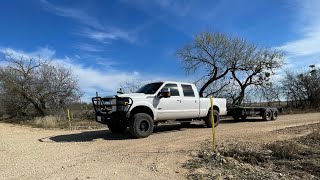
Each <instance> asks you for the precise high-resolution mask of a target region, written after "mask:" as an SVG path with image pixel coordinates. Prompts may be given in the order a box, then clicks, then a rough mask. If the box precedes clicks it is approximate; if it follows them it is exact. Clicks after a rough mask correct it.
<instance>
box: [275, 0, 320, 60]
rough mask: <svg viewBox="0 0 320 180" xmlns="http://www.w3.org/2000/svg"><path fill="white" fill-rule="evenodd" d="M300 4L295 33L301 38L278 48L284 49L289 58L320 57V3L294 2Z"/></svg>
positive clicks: (313, 0) (310, 1)
mask: <svg viewBox="0 0 320 180" xmlns="http://www.w3.org/2000/svg"><path fill="white" fill-rule="evenodd" d="M294 2H295V3H298V5H297V8H298V13H297V15H298V17H297V25H296V27H295V31H296V33H297V34H299V35H300V36H301V38H297V39H295V40H292V41H289V42H286V43H285V44H284V45H282V46H280V47H278V48H281V49H284V50H285V51H286V52H287V54H288V58H289V59H290V58H294V57H302V56H313V55H320V48H319V47H320V1H318V0H307V1H294Z"/></svg>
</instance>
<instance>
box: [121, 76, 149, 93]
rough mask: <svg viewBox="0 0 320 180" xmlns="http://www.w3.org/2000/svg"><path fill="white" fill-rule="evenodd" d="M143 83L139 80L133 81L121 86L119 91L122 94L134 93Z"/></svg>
mask: <svg viewBox="0 0 320 180" xmlns="http://www.w3.org/2000/svg"><path fill="white" fill-rule="evenodd" d="M143 85H144V84H143V82H142V81H141V80H139V79H133V80H130V81H126V82H125V83H123V84H121V87H120V88H121V90H122V91H123V92H124V93H134V92H136V91H137V90H138V89H139V88H141V87H142V86H143Z"/></svg>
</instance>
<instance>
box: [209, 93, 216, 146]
mask: <svg viewBox="0 0 320 180" xmlns="http://www.w3.org/2000/svg"><path fill="white" fill-rule="evenodd" d="M210 107H211V124H212V148H213V150H215V142H214V114H213V103H212V96H210Z"/></svg>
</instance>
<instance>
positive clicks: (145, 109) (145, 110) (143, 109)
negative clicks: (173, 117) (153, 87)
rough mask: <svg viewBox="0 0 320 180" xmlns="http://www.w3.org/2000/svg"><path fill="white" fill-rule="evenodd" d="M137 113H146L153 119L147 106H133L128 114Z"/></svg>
mask: <svg viewBox="0 0 320 180" xmlns="http://www.w3.org/2000/svg"><path fill="white" fill-rule="evenodd" d="M137 113H147V114H149V115H150V116H151V117H152V119H154V116H153V112H152V110H151V109H150V108H149V107H147V106H137V107H134V108H133V109H132V110H131V112H130V116H132V115H134V114H137Z"/></svg>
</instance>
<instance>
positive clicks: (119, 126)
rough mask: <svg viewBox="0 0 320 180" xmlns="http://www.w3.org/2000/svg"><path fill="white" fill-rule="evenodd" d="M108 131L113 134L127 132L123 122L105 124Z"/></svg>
mask: <svg viewBox="0 0 320 180" xmlns="http://www.w3.org/2000/svg"><path fill="white" fill-rule="evenodd" d="M107 126H108V128H109V130H110V131H111V132H113V133H124V132H125V131H126V130H127V127H128V126H127V124H126V123H125V122H124V121H121V120H119V121H109V122H108V123H107Z"/></svg>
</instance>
